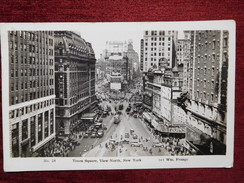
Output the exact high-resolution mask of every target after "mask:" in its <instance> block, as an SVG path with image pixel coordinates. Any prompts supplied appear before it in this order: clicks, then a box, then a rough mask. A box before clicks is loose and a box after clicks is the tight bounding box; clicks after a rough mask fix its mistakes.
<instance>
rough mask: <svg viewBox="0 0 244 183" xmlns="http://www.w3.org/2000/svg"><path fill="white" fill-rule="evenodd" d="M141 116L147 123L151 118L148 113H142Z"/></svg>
mask: <svg viewBox="0 0 244 183" xmlns="http://www.w3.org/2000/svg"><path fill="white" fill-rule="evenodd" d="M142 116H143V118H144V119H146V120H147V121H148V122H151V119H152V118H151V116H150V115H149V113H147V112H143V113H142Z"/></svg>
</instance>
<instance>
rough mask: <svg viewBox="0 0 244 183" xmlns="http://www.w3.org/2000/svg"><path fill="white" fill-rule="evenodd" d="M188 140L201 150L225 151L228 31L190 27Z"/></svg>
mask: <svg viewBox="0 0 244 183" xmlns="http://www.w3.org/2000/svg"><path fill="white" fill-rule="evenodd" d="M186 34H187V35H188V36H189V35H190V37H191V51H190V53H191V55H192V57H191V58H190V62H189V66H188V70H189V71H190V75H189V85H188V93H189V94H188V99H189V100H186V106H185V110H186V111H187V115H188V120H187V121H188V133H187V140H188V142H189V144H190V145H191V146H192V147H194V148H195V149H196V150H197V151H198V152H199V153H202V154H225V152H226V149H225V147H226V112H227V111H226V100H227V98H226V97H227V70H228V31H215V30H214V31H213V30H212V31H210V30H209V31H191V32H186Z"/></svg>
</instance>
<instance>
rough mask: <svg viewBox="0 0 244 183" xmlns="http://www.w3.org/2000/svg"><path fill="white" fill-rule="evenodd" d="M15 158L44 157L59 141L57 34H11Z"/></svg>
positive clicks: (10, 95)
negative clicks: (53, 142) (57, 120)
mask: <svg viewBox="0 0 244 183" xmlns="http://www.w3.org/2000/svg"><path fill="white" fill-rule="evenodd" d="M8 38H9V73H10V75H9V114H10V133H11V153H12V156H13V157H20V156H21V157H27V156H41V155H42V153H43V150H44V147H45V146H46V145H48V143H49V142H50V141H51V140H52V139H54V137H55V117H54V116H55V110H54V109H55V103H54V100H55V95H54V33H53V32H51V31H9V32H8Z"/></svg>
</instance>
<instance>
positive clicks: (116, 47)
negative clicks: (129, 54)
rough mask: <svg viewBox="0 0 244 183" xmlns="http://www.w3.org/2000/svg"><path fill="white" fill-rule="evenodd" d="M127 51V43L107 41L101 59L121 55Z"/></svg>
mask: <svg viewBox="0 0 244 183" xmlns="http://www.w3.org/2000/svg"><path fill="white" fill-rule="evenodd" d="M127 50H128V43H127V41H107V42H106V48H105V49H104V50H103V54H102V59H106V58H108V57H109V56H111V55H114V54H116V55H122V54H123V53H124V52H126V51H127Z"/></svg>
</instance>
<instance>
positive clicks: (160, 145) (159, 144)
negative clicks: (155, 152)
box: [152, 141, 163, 147]
mask: <svg viewBox="0 0 244 183" xmlns="http://www.w3.org/2000/svg"><path fill="white" fill-rule="evenodd" d="M152 146H153V147H163V144H162V143H161V142H157V141H156V142H153V145H152Z"/></svg>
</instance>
